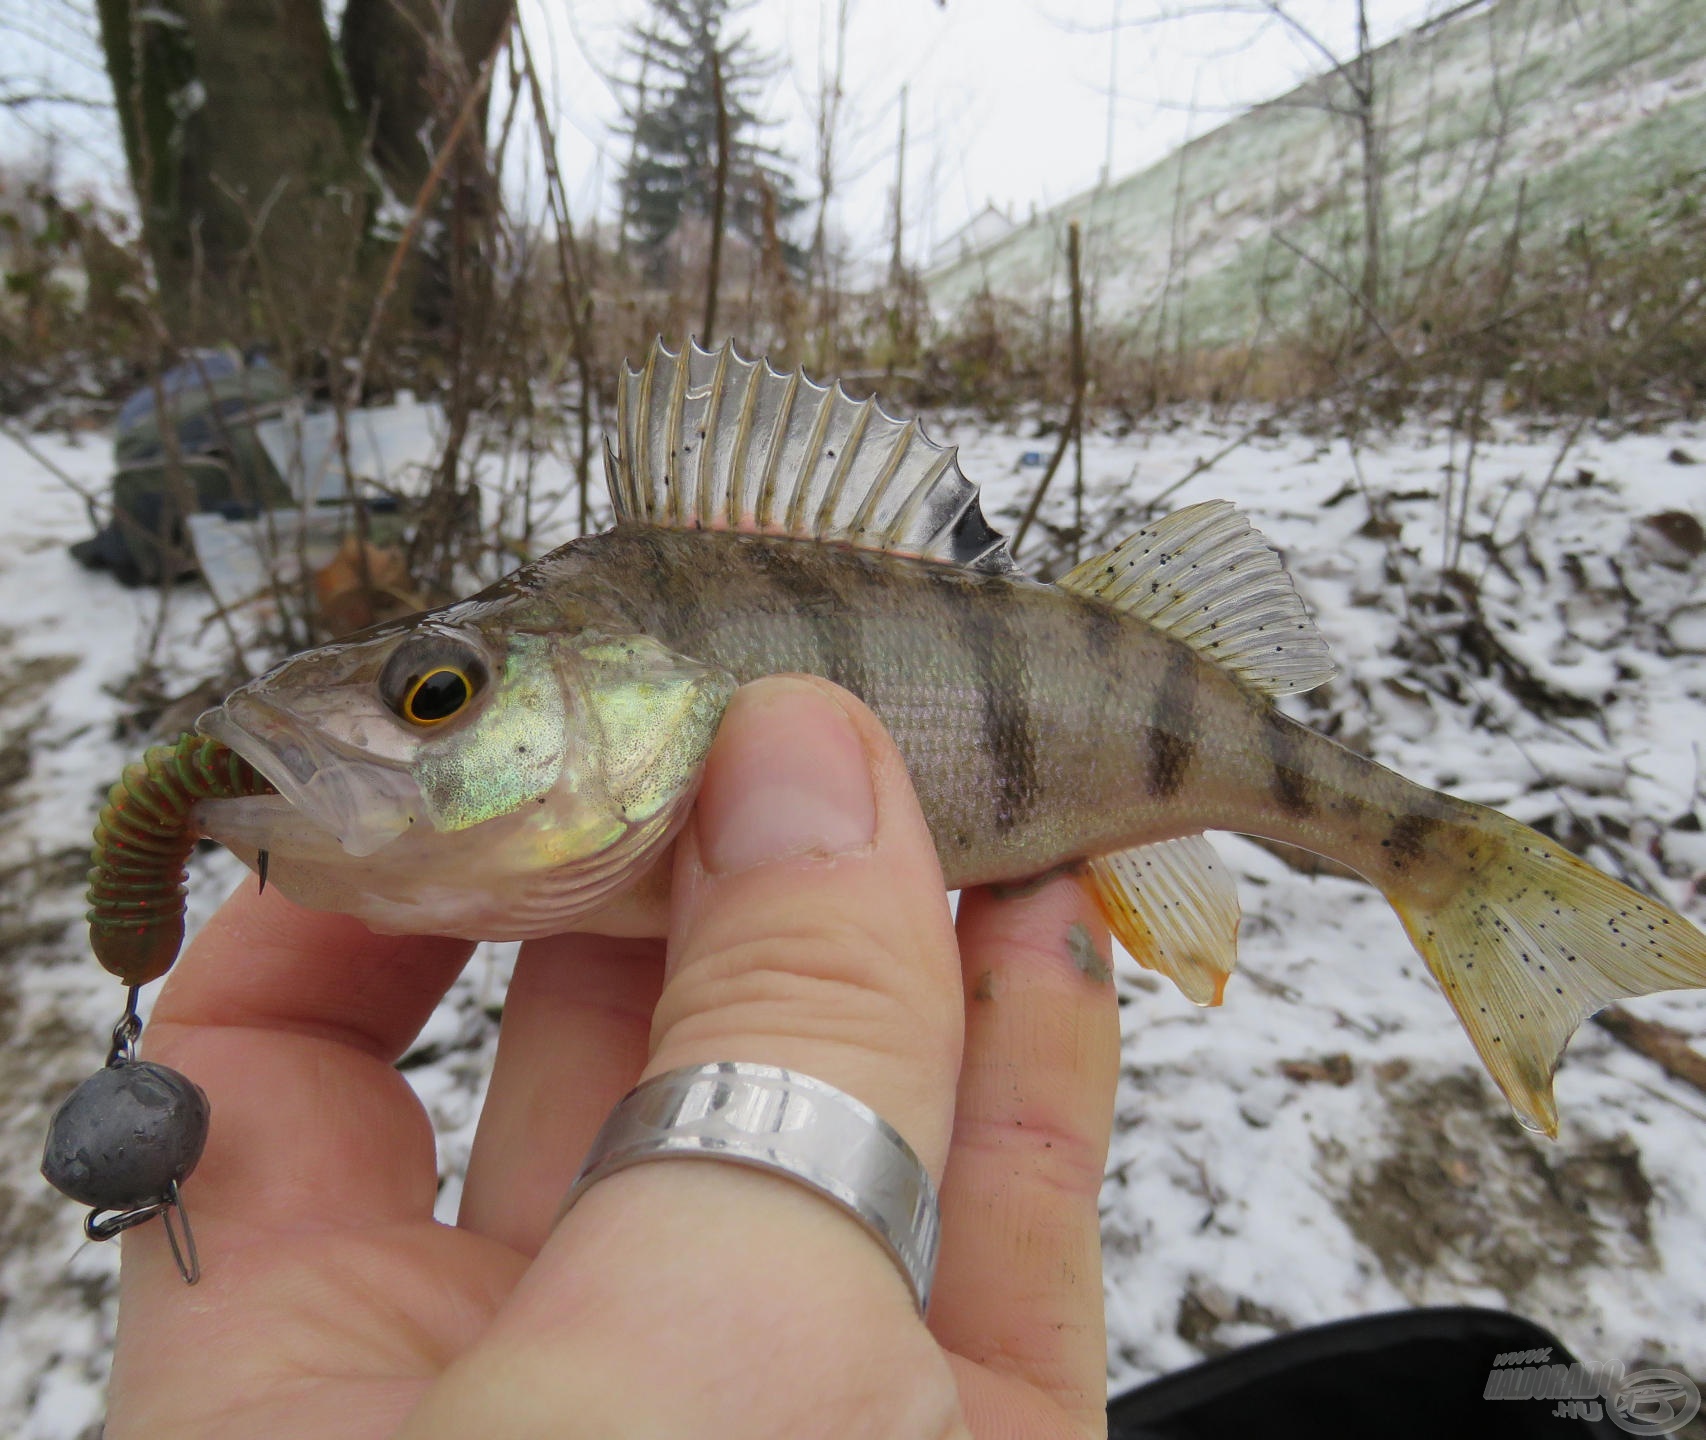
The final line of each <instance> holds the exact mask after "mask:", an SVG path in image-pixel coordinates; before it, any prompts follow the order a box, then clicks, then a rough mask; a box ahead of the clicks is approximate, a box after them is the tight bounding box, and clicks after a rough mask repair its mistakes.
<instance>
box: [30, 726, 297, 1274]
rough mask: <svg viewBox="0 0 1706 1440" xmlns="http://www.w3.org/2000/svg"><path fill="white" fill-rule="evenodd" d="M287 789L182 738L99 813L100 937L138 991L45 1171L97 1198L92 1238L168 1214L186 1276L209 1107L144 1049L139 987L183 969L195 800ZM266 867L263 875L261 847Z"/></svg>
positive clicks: (195, 1270) (98, 944)
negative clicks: (178, 966)
mask: <svg viewBox="0 0 1706 1440" xmlns="http://www.w3.org/2000/svg"><path fill="white" fill-rule="evenodd" d="M276 793H277V792H276V791H275V790H274V789H273V787H272V785H271V784H269V783H268V782H267V781H266V780H265V779H263V778H262V777H261V775H260V774H259V773H258V772H257V771H256V770H255V768H254V767H253V766H252V765H250V764H249V762H248V761H247V760H245V759H243V757H242V756H241V755H239V754H237V752H236V751H234V750H231V749H228V748H227V747H226V746H224V745H222V744H220V743H219V742H218V741H217V740H208V739H204V738H203V737H201V736H199V735H180V736H179V737H178V738H177V739H176V740H175V741H173V742H172V743H171V744H170V745H156V746H154V747H153V748H151V749H149V750H147V751H146V752H144V754H143V756H142V758H141V759H140V760H138V761H137V762H136V763H135V764H133V765H127V766H126V767H125V770H124V773H123V774H122V775H121V776H119V779H118V783H117V784H116V785H114V786H113V788H112V789H111V790H109V791H108V792H107V803H106V805H105V807H104V808H103V809H102V810H101V818H100V819H99V820H98V821H97V822H96V824H95V848H94V856H93V858H94V862H95V864H94V868H93V869H91V870H90V871H89V943H90V945H91V946H92V947H93V949H94V952H95V958H96V959H97V960H99V961H100V962H101V964H102V965H103V966H105V967H106V968H107V969H108V970H110V971H112V973H113V974H114V975H117V976H118V977H119V979H120V980H122V981H124V983H125V984H126V985H128V986H129V987H130V990H129V993H128V994H127V996H126V997H125V1005H124V1014H123V1015H121V1016H120V1017H119V1022H118V1024H117V1025H115V1026H114V1027H113V1036H112V1046H111V1048H110V1049H109V1050H108V1051H107V1063H106V1064H105V1065H103V1066H102V1067H101V1068H100V1069H99V1070H97V1071H96V1072H95V1073H94V1074H93V1075H91V1076H90V1077H89V1078H88V1079H87V1080H85V1081H84V1082H83V1083H82V1084H81V1085H79V1086H78V1087H77V1088H76V1089H75V1090H73V1091H72V1092H71V1094H70V1095H68V1096H67V1097H66V1099H65V1102H64V1103H63V1104H62V1105H61V1106H60V1107H59V1109H58V1110H57V1111H56V1112H55V1113H54V1116H53V1120H52V1122H51V1123H50V1124H49V1126H48V1132H47V1144H46V1145H45V1146H44V1147H43V1150H42V1164H41V1171H42V1175H43V1177H44V1178H45V1179H46V1180H47V1182H48V1183H49V1184H50V1185H52V1186H53V1187H54V1188H55V1189H56V1190H58V1191H59V1192H60V1193H61V1194H62V1195H66V1196H68V1197H69V1198H71V1199H73V1200H76V1201H78V1202H79V1203H81V1204H84V1205H87V1206H89V1207H90V1208H89V1214H88V1216H87V1218H86V1219H85V1220H84V1221H83V1233H84V1234H85V1235H87V1236H88V1237H89V1238H90V1239H91V1240H111V1239H112V1238H113V1237H114V1236H116V1235H120V1234H123V1233H124V1231H126V1230H129V1229H130V1228H131V1227H132V1226H135V1225H140V1224H142V1223H143V1222H144V1221H147V1220H152V1219H153V1218H154V1217H155V1216H159V1217H160V1218H161V1219H162V1221H163V1222H164V1224H165V1227H166V1237H167V1239H168V1240H169V1241H170V1243H171V1247H172V1258H173V1259H174V1260H175V1261H176V1262H177V1266H178V1273H179V1274H180V1275H182V1276H183V1277H184V1279H185V1280H187V1281H188V1282H189V1283H190V1284H191V1285H193V1284H195V1282H196V1280H197V1279H198V1278H200V1275H201V1261H200V1260H199V1258H198V1257H197V1255H196V1246H195V1235H194V1233H193V1232H192V1231H191V1229H190V1223H189V1215H188V1212H187V1211H186V1210H185V1209H184V1200H183V1193H182V1190H181V1188H180V1187H181V1186H182V1184H183V1182H184V1181H185V1180H187V1179H188V1178H189V1175H190V1172H191V1171H193V1170H194V1169H195V1167H196V1164H197V1162H198V1161H199V1160H200V1159H201V1152H202V1147H203V1146H204V1145H205V1144H206V1143H207V1128H208V1118H209V1115H210V1111H209V1107H208V1103H207V1096H206V1095H205V1094H203V1093H202V1089H201V1087H200V1086H199V1085H197V1084H196V1083H195V1082H194V1081H193V1080H191V1079H190V1078H189V1077H188V1076H186V1075H182V1074H179V1072H178V1071H176V1070H173V1069H171V1068H170V1067H169V1066H166V1065H160V1064H156V1063H154V1062H152V1061H147V1060H143V1059H141V1058H140V1057H139V1056H138V1054H137V1049H136V1042H137V1040H138V1039H139V1038H140V1036H141V1034H142V1017H141V1016H140V1015H139V1014H138V1013H137V1009H136V1002H137V991H138V990H139V989H140V987H141V986H143V985H146V984H147V983H148V982H149V981H150V980H156V979H158V978H159V977H160V976H162V975H164V974H165V973H166V972H167V971H168V970H170V969H171V968H172V962H173V961H174V960H176V959H177V958H178V950H179V948H180V947H181V946H182V945H183V943H184V882H185V880H186V879H187V875H186V872H185V868H184V867H185V863H186V862H187V861H188V860H189V857H190V851H191V850H192V849H193V848H194V846H195V842H196V832H195V829H194V827H193V826H192V825H191V824H190V812H191V811H192V810H193V809H194V808H195V805H196V803H197V802H198V801H201V800H232V799H237V798H239V797H241V796H246V795H272V794H276ZM261 875H262V878H263V881H264V878H265V876H266V856H265V854H264V853H263V854H262V856H261Z"/></svg>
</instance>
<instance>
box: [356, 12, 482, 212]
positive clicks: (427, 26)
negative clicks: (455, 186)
mask: <svg viewBox="0 0 1706 1440" xmlns="http://www.w3.org/2000/svg"><path fill="white" fill-rule="evenodd" d="M511 8H512V4H511V0H457V3H456V4H454V5H441V4H440V3H438V0H348V3H347V4H346V5H345V7H344V18H343V24H342V26H341V27H340V28H339V31H338V48H339V50H340V51H341V53H342V55H343V62H344V73H345V74H346V75H348V77H349V83H350V89H351V90H352V91H354V93H355V99H356V113H357V116H358V120H359V124H360V128H361V130H362V132H363V134H366V135H369V136H370V137H371V145H372V151H373V159H374V162H375V163H376V164H377V165H378V166H379V169H380V173H381V174H383V175H384V177H385V180H386V183H387V184H389V185H390V187H391V189H392V191H393V192H394V193H395V195H396V197H397V198H398V199H399V200H401V201H402V202H403V203H404V204H405V205H407V204H410V203H411V202H412V201H413V200H414V198H415V193H416V192H417V191H418V190H419V189H420V188H421V182H422V181H424V180H425V179H426V175H427V171H428V169H430V168H431V166H432V159H433V153H434V148H435V146H436V145H437V144H438V143H440V142H441V141H442V140H443V138H444V132H445V130H446V129H447V128H448V127H449V125H450V121H451V118H452V117H453V116H454V115H455V114H456V110H457V107H458V106H459V105H460V104H461V102H462V97H463V96H464V95H465V94H466V93H467V90H468V87H469V86H470V85H471V84H473V83H474V79H475V77H476V76H477V75H478V74H479V73H480V68H481V67H482V66H483V65H484V64H485V63H486V61H487V59H488V58H489V57H490V56H491V53H492V51H493V49H494V48H496V46H497V43H498V41H499V40H500V39H502V37H503V33H504V25H505V23H506V22H507V21H508V19H509V16H510V10H511ZM446 11H448V14H449V19H450V23H449V26H448V33H447V27H446V24H445V12H446ZM484 128H485V127H484V126H483V125H482V126H481V127H480V130H481V131H482V132H483V130H484Z"/></svg>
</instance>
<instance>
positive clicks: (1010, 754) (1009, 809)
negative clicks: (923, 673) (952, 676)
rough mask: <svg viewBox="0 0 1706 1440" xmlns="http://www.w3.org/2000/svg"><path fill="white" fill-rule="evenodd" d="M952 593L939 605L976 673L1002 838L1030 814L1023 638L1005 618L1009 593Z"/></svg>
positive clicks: (1031, 744) (1032, 779) (990, 589)
mask: <svg viewBox="0 0 1706 1440" xmlns="http://www.w3.org/2000/svg"><path fill="white" fill-rule="evenodd" d="M955 589H956V590H958V593H945V594H944V601H943V603H944V604H945V605H946V606H947V607H949V611H948V613H949V614H950V616H951V617H952V618H953V621H954V623H955V625H956V626H957V627H958V629H959V634H960V639H961V640H962V641H963V642H964V643H965V646H966V648H967V650H968V651H969V652H970V654H971V657H972V663H973V665H974V666H975V667H976V670H977V688H978V698H979V699H980V700H981V701H982V703H983V743H984V747H985V748H986V749H987V750H988V752H989V756H990V763H991V767H992V774H993V779H994V785H995V794H994V795H993V796H992V797H991V798H992V800H993V801H994V818H995V828H996V829H997V830H998V831H1000V832H1001V833H1003V834H1005V833H1007V832H1008V831H1010V830H1012V829H1013V827H1014V826H1016V825H1018V824H1019V823H1020V822H1021V821H1022V820H1023V819H1024V818H1025V817H1026V815H1028V814H1029V813H1030V810H1031V807H1032V805H1033V804H1034V803H1035V801H1036V792H1037V754H1036V738H1035V736H1034V735H1033V733H1032V730H1031V705H1030V693H1029V690H1028V688H1027V687H1028V683H1029V677H1028V676H1027V674H1026V665H1025V651H1024V639H1023V634H1022V632H1021V630H1020V629H1019V627H1018V626H1016V625H1015V624H1014V623H1013V617H1012V615H1011V614H1010V613H1009V609H1008V605H1009V600H1010V597H1011V592H1010V591H1008V590H1004V589H1001V588H998V587H996V586H993V585H984V586H978V587H976V588H975V589H973V588H970V587H966V588H964V589H960V588H959V587H957V586H956V587H955Z"/></svg>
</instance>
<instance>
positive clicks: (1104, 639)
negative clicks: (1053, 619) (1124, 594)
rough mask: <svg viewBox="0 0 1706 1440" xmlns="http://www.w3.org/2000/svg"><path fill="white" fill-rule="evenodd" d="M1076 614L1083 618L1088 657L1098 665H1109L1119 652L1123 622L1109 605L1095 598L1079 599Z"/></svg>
mask: <svg viewBox="0 0 1706 1440" xmlns="http://www.w3.org/2000/svg"><path fill="white" fill-rule="evenodd" d="M1078 614H1079V616H1080V617H1081V618H1082V620H1083V626H1084V643H1085V647H1086V649H1087V651H1088V653H1089V655H1090V659H1091V660H1092V661H1093V662H1094V663H1095V664H1096V665H1098V666H1101V667H1104V668H1106V667H1111V666H1112V665H1113V663H1114V659H1115V657H1116V656H1117V655H1118V654H1119V645H1120V636H1121V635H1122V634H1123V633H1124V625H1125V622H1124V621H1122V620H1121V619H1120V617H1119V615H1118V613H1117V612H1116V611H1115V610H1114V608H1113V607H1112V606H1111V605H1107V604H1104V603H1102V602H1101V601H1097V600H1083V601H1080V603H1079V606H1078Z"/></svg>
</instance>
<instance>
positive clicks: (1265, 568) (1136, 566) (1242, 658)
mask: <svg viewBox="0 0 1706 1440" xmlns="http://www.w3.org/2000/svg"><path fill="white" fill-rule="evenodd" d="M1056 583H1057V584H1058V585H1059V586H1060V587H1061V589H1063V590H1075V591H1077V592H1078V593H1079V594H1080V595H1094V596H1095V597H1097V598H1098V599H1100V600H1104V601H1106V602H1107V603H1108V604H1110V605H1113V606H1116V607H1117V608H1119V609H1121V610H1124V611H1125V612H1126V613H1127V614H1130V615H1136V616H1138V617H1139V618H1140V619H1143V620H1146V621H1148V622H1149V623H1150V624H1151V625H1153V626H1155V627H1156V628H1157V629H1159V630H1165V631H1166V632H1167V633H1168V634H1169V635H1171V636H1173V638H1174V639H1176V640H1183V641H1184V642H1185V643H1186V644H1187V645H1189V646H1190V647H1191V648H1192V649H1193V650H1196V651H1198V652H1199V653H1200V654H1202V655H1204V656H1206V657H1207V658H1208V659H1210V660H1212V661H1214V662H1215V663H1216V664H1217V665H1219V666H1221V668H1223V669H1225V670H1228V671H1230V672H1231V673H1232V674H1234V675H1235V676H1237V677H1238V678H1239V679H1240V680H1242V681H1243V682H1244V683H1245V684H1246V685H1250V686H1252V687H1254V688H1255V689H1257V690H1260V691H1262V692H1263V693H1264V694H1268V695H1295V694H1297V693H1298V692H1299V691H1302V690H1313V689H1314V688H1315V687H1316V686H1317V685H1320V684H1322V683H1323V682H1324V681H1327V680H1330V679H1332V678H1333V673H1334V670H1335V668H1336V667H1335V666H1334V664H1333V658H1332V656H1331V655H1329V654H1328V653H1327V642H1326V641H1325V640H1323V639H1322V638H1321V632H1320V631H1318V630H1317V629H1316V628H1315V623H1314V621H1312V620H1311V619H1310V618H1309V615H1308V612H1307V611H1305V610H1304V608H1303V601H1302V599H1301V597H1299V595H1298V593H1297V587H1296V586H1295V585H1293V584H1292V580H1291V576H1290V575H1288V574H1287V573H1286V570H1285V566H1283V565H1282V564H1280V558H1279V555H1278V554H1277V553H1276V552H1275V550H1274V547H1273V545H1272V544H1270V543H1269V541H1268V539H1267V537H1266V536H1264V535H1263V534H1262V533H1261V531H1259V530H1257V529H1256V528H1255V527H1254V526H1253V525H1251V524H1250V522H1249V521H1248V520H1246V519H1245V518H1244V516H1243V514H1242V513H1241V512H1240V511H1239V510H1238V509H1237V508H1236V507H1235V506H1234V505H1232V503H1231V502H1230V501H1227V500H1208V501H1205V502H1204V503H1202V504H1201V505H1191V506H1188V507H1187V508H1186V509H1183V510H1177V511H1175V512H1174V513H1173V514H1171V515H1165V516H1163V517H1162V518H1161V519H1159V520H1156V521H1153V522H1151V523H1150V524H1148V525H1146V526H1144V527H1143V529H1141V530H1139V531H1138V532H1137V534H1135V535H1133V536H1132V537H1131V538H1130V539H1129V540H1127V541H1126V542H1125V543H1124V544H1122V545H1118V546H1116V547H1115V548H1114V549H1112V550H1110V551H1109V552H1108V553H1107V554H1106V555H1101V556H1098V557H1097V558H1096V559H1094V560H1086V561H1085V562H1084V563H1083V564H1082V565H1080V566H1078V567H1077V568H1076V569H1074V570H1072V571H1069V572H1068V573H1067V574H1066V575H1064V576H1062V577H1061V579H1060V580H1058V581H1057V582H1056Z"/></svg>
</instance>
